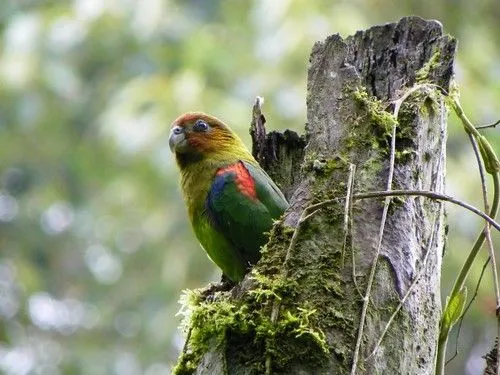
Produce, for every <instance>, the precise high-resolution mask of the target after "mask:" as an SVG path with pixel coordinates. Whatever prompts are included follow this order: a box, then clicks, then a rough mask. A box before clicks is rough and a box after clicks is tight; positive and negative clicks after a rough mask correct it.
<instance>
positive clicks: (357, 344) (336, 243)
mask: <svg viewBox="0 0 500 375" xmlns="http://www.w3.org/2000/svg"><path fill="white" fill-rule="evenodd" d="M454 52H455V41H454V40H453V39H452V38H451V37H449V36H447V35H443V32H442V27H441V25H440V24H439V23H438V22H436V21H425V20H423V19H420V18H417V17H409V18H403V19H402V20H400V21H399V22H398V23H391V24H386V25H382V26H375V27H372V28H370V29H368V30H366V31H360V32H357V33H356V34H355V35H354V36H351V37H348V38H346V39H342V38H341V37H340V36H338V35H332V36H330V37H328V38H327V39H326V40H325V41H323V42H318V43H316V44H315V45H314V47H313V50H312V53H311V57H310V67H309V72H308V93H307V108H308V111H307V124H306V127H305V131H306V133H305V136H302V137H299V136H298V135H296V134H294V133H293V132H289V131H287V132H285V133H284V134H280V133H271V134H269V135H266V133H265V129H264V128H263V121H262V120H263V117H262V116H261V113H260V112H259V109H260V108H259V107H257V108H254V122H253V127H252V135H253V138H254V155H256V157H257V158H258V160H259V162H260V163H261V164H262V165H263V166H264V168H265V169H266V170H267V171H268V172H269V174H270V175H271V176H272V177H273V178H274V179H275V181H276V182H277V183H278V184H280V185H281V187H282V188H283V190H284V191H285V192H286V195H287V197H288V199H289V201H290V204H291V207H290V209H289V210H288V211H287V212H286V213H285V216H284V218H283V219H282V220H281V221H280V222H278V223H277V224H276V225H275V227H274V228H273V230H272V232H271V234H270V240H269V243H268V244H267V245H266V246H265V247H264V248H263V250H262V253H263V256H262V259H261V261H260V262H259V263H258V264H257V265H256V267H255V268H254V269H253V271H252V273H250V274H249V275H247V277H246V278H245V280H244V281H243V282H242V283H241V284H240V285H238V286H237V287H235V288H234V289H233V290H232V291H231V292H229V293H219V294H217V295H215V296H213V300H211V301H202V300H201V299H200V298H199V297H196V296H195V297H193V298H192V301H191V307H190V309H191V311H190V313H191V321H190V322H191V326H190V335H189V341H188V342H187V345H186V349H185V351H184V353H183V355H182V357H181V359H180V362H179V364H178V366H177V368H176V372H177V373H195V374H231V375H232V374H237V375H239V374H264V373H266V374H344V373H345V374H348V373H356V374H382V373H384V374H431V373H433V371H434V357H435V354H436V345H437V337H438V333H439V319H440V312H441V302H440V291H439V287H440V285H439V284H440V267H441V256H442V253H443V248H444V241H445V221H444V220H445V218H444V208H443V206H442V204H440V203H439V202H436V201H432V200H429V199H427V198H423V197H406V198H392V199H391V198H374V199H373V198H372V199H364V200H355V199H350V198H349V197H350V196H352V194H353V193H354V194H356V193H361V192H367V191H378V190H386V189H387V188H391V189H404V190H432V191H435V192H438V193H444V176H445V166H446V159H445V145H446V107H445V104H444V100H443V95H442V94H441V93H442V92H446V91H447V90H448V88H449V85H450V80H451V78H452V74H453V58H454ZM416 85H419V86H418V87H416ZM402 97H404V100H399V101H398V99H401V98H402ZM394 111H397V112H398V116H397V119H396V118H395V117H394V116H393V114H394ZM350 187H352V188H350ZM349 193H350V194H349ZM351 200H352V204H348V203H349V202H351ZM325 202H326V203H325ZM311 205H317V206H315V207H316V208H312V209H311V208H310V206H311ZM346 207H347V208H346ZM384 207H385V208H384ZM384 211H385V212H384ZM384 217H386V219H384ZM381 228H383V229H381ZM381 233H382V237H381V236H380V234H381ZM377 254H378V256H377ZM374 262H376V266H374ZM371 273H373V275H372V276H373V278H371V276H370V274H371ZM370 280H372V281H373V282H372V283H371V284H370ZM368 287H370V288H371V290H370V293H369V298H368V303H367V302H366V299H365V298H364V297H365V294H366V293H367V288H368ZM403 299H404V302H401V301H403ZM397 309H399V311H398V312H397V314H395V315H394V317H393V320H392V323H391V324H390V325H388V327H387V324H388V322H389V321H390V319H392V318H391V316H393V314H394V313H395V311H396V310H397ZM360 326H362V327H363V328H362V330H361V329H360ZM386 327H387V329H386ZM384 331H386V332H385V335H384V337H383V339H382V340H381V341H380V340H379V339H380V337H381V335H382V334H383V332H384ZM379 341H380V343H379V344H378V342H379ZM353 367H354V370H353Z"/></svg>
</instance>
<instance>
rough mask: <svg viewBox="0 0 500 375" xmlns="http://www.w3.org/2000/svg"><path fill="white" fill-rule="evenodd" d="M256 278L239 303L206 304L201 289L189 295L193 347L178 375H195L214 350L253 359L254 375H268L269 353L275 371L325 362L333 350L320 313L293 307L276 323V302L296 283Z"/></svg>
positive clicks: (221, 298) (220, 298)
mask: <svg viewBox="0 0 500 375" xmlns="http://www.w3.org/2000/svg"><path fill="white" fill-rule="evenodd" d="M252 279H253V280H252V281H253V282H255V286H254V288H253V289H252V290H251V291H250V292H249V293H248V294H247V295H245V296H244V297H243V298H242V299H241V300H234V299H233V298H232V297H231V295H230V293H229V292H224V293H218V294H216V295H215V296H214V300H213V301H206V300H203V297H202V292H201V291H199V290H194V291H191V290H189V291H185V292H184V294H183V296H182V297H181V301H180V302H181V305H182V307H181V310H180V315H183V316H184V319H183V321H182V324H181V327H182V328H183V330H184V331H185V332H186V333H187V335H188V343H187V345H186V349H185V350H184V351H183V353H182V354H181V357H180V358H179V361H178V363H177V365H176V366H175V368H174V369H173V374H176V375H186V374H192V373H193V372H194V371H195V370H196V368H197V366H198V365H199V362H200V360H201V359H202V357H203V355H204V354H205V353H207V352H208V351H209V350H213V349H214V348H216V350H217V351H220V352H221V353H224V355H225V353H226V352H227V351H235V350H237V353H238V355H240V356H241V357H244V356H248V358H245V362H246V363H247V364H248V368H249V373H255V374H259V373H262V370H263V367H264V360H265V358H266V356H268V355H271V356H272V357H273V358H275V361H273V368H278V369H279V368H284V367H286V365H287V364H288V363H290V362H291V361H293V360H298V359H300V358H299V357H302V356H304V358H307V359H306V362H307V361H308V362H310V363H311V364H312V363H316V362H320V361H324V360H325V358H326V355H327V354H328V353H329V347H328V344H327V341H326V337H325V334H324V333H323V332H322V331H321V329H320V328H318V325H319V321H318V319H317V314H316V310H314V309H312V308H310V307H309V306H302V307H301V306H287V307H286V308H282V309H281V313H280V315H279V318H278V319H277V321H276V322H273V321H272V320H271V309H272V305H273V303H272V302H274V301H281V299H282V296H283V295H288V296H289V295H290V293H293V290H294V287H296V283H293V282H290V280H285V279H284V278H280V277H276V278H274V279H271V278H269V277H267V276H264V275H260V274H258V273H257V272H256V271H255V270H254V271H252ZM250 347H252V349H251V350H250V349H249V348H250ZM240 349H241V350H240ZM245 349H246V350H245ZM256 354H258V355H257V356H256ZM252 369H253V370H252Z"/></svg>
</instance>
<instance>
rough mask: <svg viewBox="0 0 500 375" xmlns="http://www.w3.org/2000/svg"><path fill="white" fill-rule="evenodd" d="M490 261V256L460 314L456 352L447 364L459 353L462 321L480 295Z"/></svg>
mask: <svg viewBox="0 0 500 375" xmlns="http://www.w3.org/2000/svg"><path fill="white" fill-rule="evenodd" d="M489 262H490V258H488V259H487V260H486V262H484V264H483V268H482V270H481V274H480V275H479V279H478V281H477V284H476V290H475V291H474V295H473V296H472V298H471V299H470V301H469V303H468V304H467V306H465V309H464V311H463V313H462V315H460V320H459V322H458V328H457V339H456V341H455V353H454V354H453V356H452V357H451V358H450V359H448V360H447V361H446V363H445V366H446V365H447V364H448V363H450V362H451V361H453V359H455V357H456V356H457V355H458V338H459V336H460V331H461V330H462V322H463V321H464V317H465V315H466V314H467V311H469V309H470V307H471V306H472V303H473V302H474V300H475V299H476V297H477V295H478V292H479V287H480V286H481V281H483V275H484V271H486V267H488V263H489Z"/></svg>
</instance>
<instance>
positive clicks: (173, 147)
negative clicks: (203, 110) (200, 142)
mask: <svg viewBox="0 0 500 375" xmlns="http://www.w3.org/2000/svg"><path fill="white" fill-rule="evenodd" d="M168 145H169V146H170V151H172V152H182V150H183V149H185V148H186V146H187V139H186V133H185V132H184V128H181V127H180V126H177V125H176V126H174V127H172V130H170V137H169V138H168Z"/></svg>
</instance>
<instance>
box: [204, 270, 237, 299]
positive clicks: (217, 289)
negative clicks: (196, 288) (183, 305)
mask: <svg viewBox="0 0 500 375" xmlns="http://www.w3.org/2000/svg"><path fill="white" fill-rule="evenodd" d="M235 285H236V283H235V282H234V281H232V280H230V279H229V278H228V277H227V276H226V275H224V274H223V275H222V278H221V280H220V282H218V283H210V284H209V285H208V286H207V287H206V288H204V289H203V290H202V291H201V297H202V299H203V301H205V302H213V301H215V300H216V298H217V294H219V293H222V292H229V291H230V290H231V289H232V288H233V287H234V286H235Z"/></svg>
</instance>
